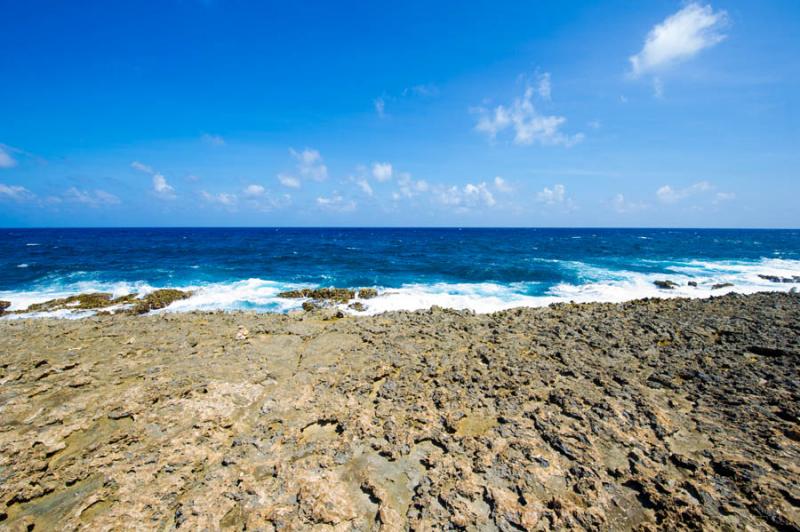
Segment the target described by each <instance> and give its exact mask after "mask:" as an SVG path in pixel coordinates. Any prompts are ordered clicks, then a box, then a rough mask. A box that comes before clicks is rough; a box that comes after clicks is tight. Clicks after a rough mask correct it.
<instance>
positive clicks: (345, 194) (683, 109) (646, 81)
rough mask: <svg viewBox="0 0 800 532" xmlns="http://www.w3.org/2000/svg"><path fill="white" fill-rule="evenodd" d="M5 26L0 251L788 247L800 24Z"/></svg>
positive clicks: (24, 18) (13, 16) (288, 17)
mask: <svg viewBox="0 0 800 532" xmlns="http://www.w3.org/2000/svg"><path fill="white" fill-rule="evenodd" d="M498 4H499V5H498ZM0 5H1V7H2V13H3V16H2V17H0V50H2V53H0V225H2V226H196V225H203V226H228V225H247V226H258V225H290V226H308V225H310V226H317V225H335V226H352V225H356V226H365V225H366V226H383V225H395V226H396V225H400V226H416V225H425V226H692V227H701V226H709V227H729V226H734V227H737V226H738V227H742V226H747V227H798V226H800V208H798V207H797V198H798V195H800V180H799V179H798V177H800V176H798V173H799V172H798V170H799V169H800V135H799V134H798V125H799V124H800V121H799V119H800V110H799V108H798V104H800V96H799V95H800V68H799V67H800V39H798V38H797V28H798V27H800V4H798V3H797V2H795V1H763V2H750V1H748V2H738V1H723V0H720V1H713V2H712V3H710V4H709V3H706V2H700V3H689V2H676V1H649V2H635V3H632V2H629V1H603V2H600V1H595V2H577V1H576V2H570V3H565V2H554V1H553V2H543V1H538V2H537V1H526V2H501V3H498V2H489V1H485V2H469V3H466V2H456V1H453V2H439V3H432V2H414V1H412V2H403V3H400V4H396V5H389V4H384V3H379V2H335V3H334V2H321V1H320V2H297V3H286V2H244V1H233V0H206V1H200V0H173V1H170V0H162V1H159V2H80V3H77V4H76V3H68V2H56V1H51V2H41V1H36V0H30V1H26V2H14V1H11V0H8V1H2V0H0Z"/></svg>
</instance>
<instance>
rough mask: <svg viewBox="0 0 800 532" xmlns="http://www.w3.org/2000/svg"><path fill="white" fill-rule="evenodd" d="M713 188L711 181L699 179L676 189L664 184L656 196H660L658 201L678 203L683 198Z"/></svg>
mask: <svg viewBox="0 0 800 532" xmlns="http://www.w3.org/2000/svg"><path fill="white" fill-rule="evenodd" d="M712 188H713V187H712V186H711V183H709V182H708V181H699V182H697V183H695V184H693V185H690V186H688V187H686V188H681V189H674V188H672V187H671V186H669V185H664V186H663V187H661V188H659V189H658V190H656V197H658V201H660V202H661V203H677V202H678V201H681V200H682V199H685V198H688V197H689V196H694V195H695V194H699V193H701V192H707V191H709V190H711V189H712Z"/></svg>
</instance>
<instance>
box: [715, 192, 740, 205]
mask: <svg viewBox="0 0 800 532" xmlns="http://www.w3.org/2000/svg"><path fill="white" fill-rule="evenodd" d="M735 199H736V194H734V193H733V192H717V193H716V194H714V201H712V203H713V204H714V205H719V204H720V203H724V202H726V201H733V200H735Z"/></svg>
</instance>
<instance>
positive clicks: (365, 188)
mask: <svg viewBox="0 0 800 532" xmlns="http://www.w3.org/2000/svg"><path fill="white" fill-rule="evenodd" d="M356 185H358V188H360V189H361V191H362V192H363V193H364V194H366V195H367V196H372V195H373V190H372V187H371V186H370V184H369V181H367V180H366V179H358V180H356Z"/></svg>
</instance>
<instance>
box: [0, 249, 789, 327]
mask: <svg viewBox="0 0 800 532" xmlns="http://www.w3.org/2000/svg"><path fill="white" fill-rule="evenodd" d="M557 262H558V261H557ZM662 266H663V269H665V270H666V271H667V272H668V273H642V272H634V271H629V270H624V269H610V268H602V267H598V266H596V265H589V264H585V263H582V262H578V261H564V262H560V263H559V264H558V267H559V268H563V269H564V271H571V272H573V273H574V274H575V275H576V276H577V277H578V278H579V279H580V282H576V283H566V282H562V283H556V284H552V285H544V284H542V283H505V284H503V283H496V282H483V283H441V282H439V283H406V284H403V285H401V286H399V287H380V286H378V287H376V288H378V290H379V292H380V295H379V296H378V297H376V298H374V299H369V300H366V301H364V302H363V303H364V304H365V305H366V306H367V308H366V311H364V312H363V313H357V312H355V311H351V310H348V309H346V308H344V306H343V309H344V310H346V311H347V312H351V313H354V314H370V315H372V314H379V313H382V312H387V311H393V310H418V309H427V308H429V307H431V306H433V305H438V306H441V307H447V308H455V309H470V310H474V311H476V312H479V313H487V312H495V311H498V310H504V309H508V308H514V307H522V306H525V307H541V306H546V305H549V304H551V303H557V302H568V301H574V302H593V301H598V302H621V301H628V300H631V299H638V298H644V297H709V296H712V295H722V294H726V293H729V292H737V293H745V294H748V293H754V292H759V291H789V290H791V289H792V288H798V287H800V283H775V282H771V281H769V280H768V279H765V278H764V277H761V276H778V277H788V278H793V277H794V276H800V260H788V259H761V260H758V261H718V262H713V261H699V260H690V261H684V262H671V263H669V264H664V265H662ZM69 277H72V276H68V279H67V280H66V282H61V283H59V282H58V281H57V280H53V281H52V282H51V283H50V284H49V285H47V286H45V287H40V288H38V289H32V290H29V291H5V292H1V291H0V300H7V301H10V302H11V303H12V306H11V310H18V309H25V308H27V307H28V306H29V305H31V304H33V303H39V302H42V301H46V300H49V299H55V298H60V297H66V296H68V295H71V294H76V293H85V292H97V291H101V292H110V293H112V294H113V295H114V296H115V297H116V296H121V295H124V294H129V293H133V292H136V293H140V294H146V293H148V292H150V291H152V290H155V289H156V288H161V287H156V286H152V285H150V284H148V283H145V282H136V283H131V282H114V283H108V282H94V281H80V282H71V281H70V280H69ZM656 280H669V281H672V282H674V283H676V285H677V286H676V287H675V288H674V289H673V290H662V289H659V288H658V287H656V286H655V285H654V284H653V282H654V281H656ZM689 282H693V283H696V284H697V286H690V285H689V284H688V283H689ZM725 283H731V284H732V285H733V286H730V287H725V288H721V289H719V288H718V289H714V288H713V286H714V285H715V284H725ZM300 286H309V285H306V284H303V285H299V284H297V283H285V282H279V281H272V280H265V279H258V278H252V279H244V280H235V281H229V282H216V283H203V284H200V283H185V284H180V283H177V284H175V285H172V286H171V287H172V288H179V289H182V290H191V291H192V292H193V293H194V295H193V296H192V297H190V298H189V299H186V300H182V301H178V302H175V303H173V304H172V305H171V306H170V307H169V308H167V309H165V311H166V312H188V311H194V310H200V311H208V310H254V311H259V312H288V311H291V310H294V309H298V308H300V306H301V304H302V301H301V300H297V299H283V298H279V297H277V295H278V293H279V292H281V291H284V290H290V289H293V288H298V287H300ZM91 314H92V313H91V312H73V311H58V312H56V313H40V314H36V316H55V317H64V318H80V317H84V316H87V315H91ZM23 316H26V315H25V314H17V315H10V316H6V317H7V318H17V317H23ZM28 316H30V315H28Z"/></svg>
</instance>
